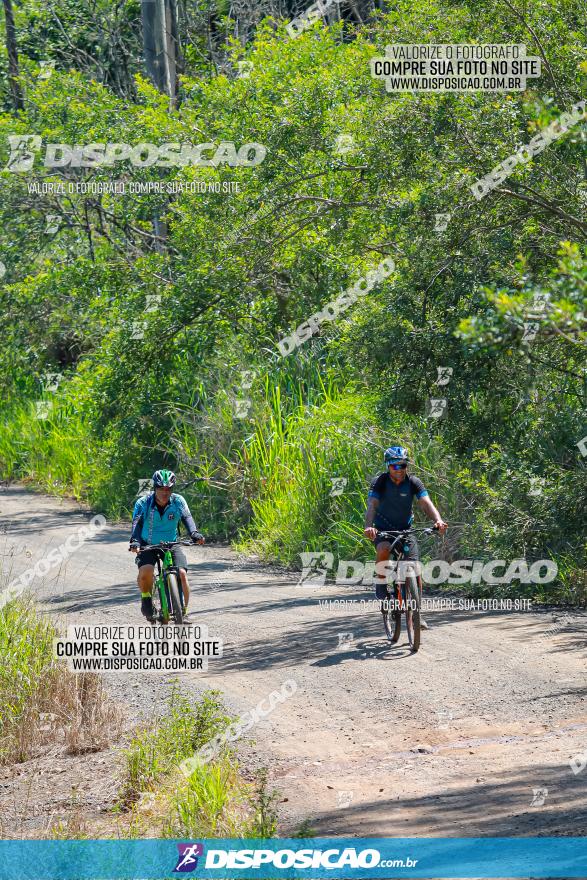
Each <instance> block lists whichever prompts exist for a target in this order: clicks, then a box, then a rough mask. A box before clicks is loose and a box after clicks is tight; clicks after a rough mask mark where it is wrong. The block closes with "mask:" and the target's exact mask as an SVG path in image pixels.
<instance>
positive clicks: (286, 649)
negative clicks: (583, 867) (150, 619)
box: [0, 487, 587, 837]
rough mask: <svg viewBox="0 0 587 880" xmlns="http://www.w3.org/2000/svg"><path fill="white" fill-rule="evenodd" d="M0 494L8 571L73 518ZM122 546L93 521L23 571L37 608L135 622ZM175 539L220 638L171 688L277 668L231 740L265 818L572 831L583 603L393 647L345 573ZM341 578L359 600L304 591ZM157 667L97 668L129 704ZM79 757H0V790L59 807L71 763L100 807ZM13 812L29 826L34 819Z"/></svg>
mask: <svg viewBox="0 0 587 880" xmlns="http://www.w3.org/2000/svg"><path fill="white" fill-rule="evenodd" d="M0 502H1V511H0V530H1V532H2V533H1V534H0V547H2V554H3V556H2V561H3V568H4V572H5V574H10V576H11V577H14V576H16V575H19V574H21V573H22V571H24V570H25V569H26V568H29V567H30V566H31V565H33V564H34V563H35V561H37V560H39V559H41V558H43V557H44V556H46V554H47V552H48V551H49V550H50V549H51V548H52V547H57V546H59V545H60V544H62V543H63V541H64V540H65V539H66V538H67V537H68V536H69V535H71V534H73V533H74V532H75V531H76V529H78V528H79V527H80V525H81V524H83V523H84V522H86V521H87V519H88V514H87V513H86V512H84V511H83V510H82V509H81V508H80V507H78V506H77V505H75V504H74V503H73V502H70V501H63V500H60V499H57V498H51V497H47V496H42V495H34V494H32V493H30V492H27V491H25V490H24V489H22V488H19V487H4V488H2V490H1V491H0ZM127 546H128V530H127V529H126V528H120V527H119V526H110V525H108V526H107V527H105V528H104V529H103V530H101V531H100V532H99V533H98V534H97V535H96V537H95V538H94V539H92V540H90V541H88V542H87V543H85V544H84V545H83V547H82V548H81V549H79V550H78V551H76V552H75V553H73V555H72V556H71V557H70V559H69V560H68V561H67V563H66V564H64V565H62V566H61V567H60V568H59V569H57V568H56V569H53V570H51V571H50V572H49V573H48V574H47V575H46V576H45V577H44V578H42V579H39V578H36V579H35V580H34V581H33V583H32V585H31V589H32V591H33V592H34V593H35V595H36V598H37V601H38V603H39V607H41V608H42V609H43V610H44V611H47V612H51V613H53V614H58V615H59V618H60V620H61V622H62V623H63V624H68V623H89V624H116V623H133V622H134V623H140V622H143V621H142V618H141V617H140V613H139V602H138V594H137V588H136V584H135V566H134V564H133V557H131V555H130V554H129V553H128V550H127ZM187 552H188V558H189V559H190V562H191V563H192V567H191V574H190V581H191V585H192V603H191V611H192V613H191V617H190V620H191V622H194V623H200V624H205V625H206V626H207V627H208V628H209V632H210V634H211V635H214V636H216V637H219V638H221V639H223V641H224V656H223V657H222V659H219V660H214V661H211V662H210V666H209V670H208V672H207V673H183V674H180V676H179V677H180V679H181V682H182V688H183V689H184V690H185V692H186V693H188V694H191V695H194V696H196V695H197V694H198V693H200V692H202V691H203V690H205V689H207V688H210V687H214V688H218V689H220V690H221V691H222V692H223V693H224V695H225V698H226V702H227V704H228V705H229V706H230V707H231V708H232V709H233V710H234V711H236V712H237V713H242V712H244V711H245V710H247V709H250V708H252V707H253V706H255V705H256V704H257V703H258V702H259V700H261V699H262V698H263V697H265V696H267V695H268V694H269V693H270V691H272V690H274V689H278V688H280V687H281V685H282V684H283V683H284V682H285V681H286V680H288V679H293V680H295V682H296V684H297V690H296V692H295V694H294V695H293V696H292V697H291V698H289V699H288V700H286V701H285V702H284V703H282V704H280V705H279V706H277V708H276V709H275V711H274V712H273V713H272V714H270V715H269V716H268V717H267V718H266V719H265V720H263V721H262V722H260V723H259V724H257V726H256V727H255V728H254V730H253V731H252V732H251V733H250V734H249V735H250V736H252V737H254V739H255V742H254V743H253V744H244V745H243V749H242V751H243V754H244V757H245V761H246V762H248V764H249V765H255V764H257V765H265V766H267V767H268V768H269V769H270V777H271V779H272V781H273V783H274V785H275V786H276V787H278V788H279V790H280V792H281V805H280V806H281V828H280V832H281V833H282V834H284V835H285V834H287V833H291V832H293V831H295V830H296V829H297V828H298V827H299V825H300V824H301V823H302V822H303V821H304V820H309V821H310V823H311V826H312V827H313V829H314V830H315V831H316V832H317V833H319V834H321V835H342V834H344V835H347V834H348V835H360V836H379V835H380V836H394V837H395V836H453V835H455V836H459V835H465V836H483V835H491V836H494V835H502V836H508V835H524V834H529V835H578V834H579V835H580V834H583V833H585V832H584V828H585V815H586V813H587V808H586V806H585V791H586V787H587V768H586V769H585V770H584V771H583V772H581V773H578V774H574V773H573V772H572V771H571V768H570V766H569V761H570V759H571V758H572V757H574V756H577V755H579V754H581V753H583V752H585V751H586V750H587V704H586V695H587V687H586V683H585V656H586V646H585V634H586V629H587V617H586V616H585V615H584V614H581V613H578V614H574V615H573V619H572V620H571V621H569V620H568V619H562V620H561V613H560V612H551V611H548V612H547V611H541V612H529V613H507V612H497V613H483V612H475V613H466V612H462V613H457V612H454V611H451V612H446V611H437V612H434V611H432V612H430V613H429V614H428V615H427V619H428V622H429V624H430V630H429V631H428V632H425V633H424V634H423V644H422V648H421V650H420V652H419V653H418V654H417V655H411V654H410V653H409V651H408V649H407V646H406V640H405V635H402V639H401V640H400V644H399V646H398V647H391V646H389V645H388V644H387V643H386V642H385V640H384V638H383V637H382V625H381V619H380V614H379V612H378V611H377V610H376V608H375V606H374V605H372V606H368V605H361V604H360V600H363V599H365V598H368V594H367V593H365V592H364V591H363V590H360V589H356V588H349V587H346V588H341V587H335V586H327V587H323V588H314V587H309V586H298V585H297V578H296V577H293V576H289V575H283V574H280V573H276V572H275V571H274V570H273V571H272V570H270V569H268V568H266V567H263V566H261V565H259V564H258V563H256V562H254V561H251V560H248V561H247V560H242V559H241V560H239V559H238V557H237V556H236V555H235V554H234V553H233V552H232V551H231V550H230V549H229V548H226V547H219V546H210V547H204V548H193V549H191V548H190V549H189V550H188V551H187ZM341 594H343V595H344V598H345V599H352V598H355V599H357V600H359V601H358V602H357V603H355V604H353V605H347V606H344V607H343V608H342V609H340V608H339V610H336V609H335V607H334V606H328V605H326V604H322V602H323V601H324V600H328V599H336V598H340V596H341ZM556 618H558V619H559V621H558V626H557V624H556ZM553 626H554V630H558V631H556V632H553V631H552V629H553ZM547 630H551V632H550V633H547ZM175 677H177V674H173V675H171V674H166V673H149V674H145V673H143V674H140V675H138V674H136V673H124V674H123V673H113V674H107V676H106V682H107V685H108V688H109V690H110V691H111V693H112V694H113V696H114V697H115V698H116V699H118V700H120V701H121V702H123V703H124V704H125V705H126V706H127V708H128V711H129V714H130V716H131V717H132V718H134V719H137V718H139V717H145V716H149V715H150V714H151V713H152V712H153V711H154V710H156V708H157V706H159V705H161V702H162V700H163V698H164V696H165V695H166V693H167V692H168V690H169V687H170V682H171V679H172V678H175ZM586 757H587V755H586ZM87 761H89V762H90V764H89V765H88V763H87V762H86V765H85V769H84V779H82V780H79V779H78V780H77V781H76V772H77V773H78V775H79V768H78V770H77V771H76V767H75V761H72V760H71V759H69V764H68V765H67V766H63V767H62V766H61V765H62V763H63V761H62V759H59V760H57V759H56V760H55V761H51V759H50V758H47V759H46V760H45V761H44V762H43V763H42V764H39V762H37V763H36V764H34V765H33V766H31V767H27V766H26V765H22V767H21V770H20V771H19V774H18V775H17V776H16V777H14V775H13V774H5V776H4V781H3V786H2V789H1V792H2V793H1V795H0V805H1V803H4V805H5V806H6V807H7V806H8V805H10V804H12V805H15V804H20V805H21V807H20V808H21V809H22V803H23V797H24V792H25V789H26V790H27V791H29V792H30V790H31V779H32V780H33V783H34V791H35V798H37V799H39V798H40V799H41V801H42V796H43V795H42V793H43V792H44V791H45V792H46V795H47V798H48V801H51V798H53V801H52V803H53V805H55V804H57V805H59V803H60V801H59V798H61V802H62V803H63V805H64V808H65V806H66V805H67V804H70V803H71V795H70V793H65V789H66V788H67V786H68V785H69V784H70V783H71V781H72V780H74V784H75V785H76V786H77V787H76V798H77V803H78V804H79V803H80V802H81V803H85V804H86V805H87V806H92V807H94V808H95V809H96V810H99V809H100V808H103V807H104V805H105V804H106V803H107V802H108V798H109V797H111V796H112V789H111V781H110V780H109V778H108V775H107V774H106V773H105V767H104V764H105V763H106V762H105V761H104V757H103V756H101V755H96V756H90V757H89V758H88V759H87ZM100 762H102V763H100ZM59 779H62V780H63V782H62V784H59V782H58V780H59ZM86 783H87V784H86ZM27 786H28V788H27ZM537 790H539V791H537ZM41 812H42V809H41ZM27 823H28V824H27ZM29 825H30V828H29ZM22 827H23V829H25V831H26V829H29V830H30V831H31V833H32V831H33V830H34V820H33V819H32V818H31V819H30V820H29V819H28V818H26V819H25V820H23V826H22Z"/></svg>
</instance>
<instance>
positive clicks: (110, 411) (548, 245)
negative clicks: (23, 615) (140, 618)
mask: <svg viewBox="0 0 587 880" xmlns="http://www.w3.org/2000/svg"><path fill="white" fill-rule="evenodd" d="M5 5H6V4H5ZM350 6H351V4H349V7H350ZM518 6H519V8H518ZM518 6H515V5H512V4H511V3H510V2H509V0H489V2H488V3H486V4H484V5H482V6H481V7H480V6H479V4H478V3H476V2H471V0H452V2H448V0H445V2H443V3H442V4H439V3H435V2H434V0H427V2H426V3H424V2H423V0H418V2H413V0H410V2H407V0H400V2H389V3H381V4H378V6H377V7H376V6H374V5H373V4H369V3H361V4H352V10H351V9H350V8H349V9H347V7H346V4H344V3H343V4H340V5H335V7H334V12H332V13H329V14H328V16H327V21H326V22H324V21H321V22H318V23H316V24H315V25H313V26H312V27H311V28H309V29H308V30H306V31H305V32H304V33H303V34H302V35H301V36H299V37H297V38H296V39H292V38H290V36H289V35H288V33H287V31H286V29H285V19H286V18H287V17H291V15H292V14H293V13H294V11H295V10H294V8H293V7H291V8H288V7H287V6H285V5H284V7H283V8H279V9H278V8H269V7H263V6H262V5H261V4H260V5H259V10H261V11H264V14H265V13H267V12H269V13H271V15H270V16H269V17H265V18H263V17H262V16H261V15H260V14H257V15H255V16H253V17H252V18H251V17H248V18H247V14H248V13H247V14H245V12H244V11H243V12H242V13H239V12H238V8H237V7H234V8H233V7H230V8H228V6H227V7H226V8H224V6H222V5H221V4H215V3H213V2H211V0H199V2H198V3H197V4H194V5H193V6H191V5H188V4H181V3H180V4H179V8H178V16H177V26H178V41H179V46H180V49H181V52H180V59H179V62H178V70H177V91H176V93H175V92H174V94H173V95H170V94H166V93H165V92H163V91H161V89H160V87H157V86H156V85H155V84H154V82H152V81H151V80H150V79H149V77H148V76H147V72H146V70H145V69H144V67H143V60H142V52H143V43H142V29H141V20H140V11H139V4H138V3H137V2H136V0H123V2H121V3H118V4H116V6H115V7H112V6H111V4H109V3H107V2H105V0H99V2H98V3H94V4H91V6H90V4H88V3H87V2H83V3H81V4H80V3H77V2H76V3H72V2H70V0H55V2H52V3H51V4H49V5H46V4H41V3H38V0H26V2H23V3H21V4H19V6H18V7H15V8H14V20H15V24H14V31H15V34H16V46H17V49H18V84H19V86H20V95H19V94H18V90H17V91H16V92H15V80H14V76H13V77H12V78H11V77H9V76H8V61H7V59H8V53H7V54H6V56H3V57H2V58H1V59H0V70H1V71H2V74H3V77H2V85H1V87H0V89H1V91H0V102H1V104H2V105H3V108H4V112H3V113H2V114H0V151H1V153H2V155H1V156H0V162H1V164H2V166H4V165H6V162H7V161H8V156H9V149H8V143H9V142H8V140H7V138H8V137H9V136H11V135H16V134H22V135H33V134H34V135H39V136H41V137H42V140H43V144H44V145H45V144H47V143H62V144H69V145H74V144H90V143H128V144H131V145H134V144H139V143H153V144H162V143H171V142H175V143H187V142H191V143H194V144H197V143H204V142H211V143H214V144H219V143H221V142H234V144H235V145H236V149H239V148H240V146H241V145H242V144H247V143H258V144H262V145H264V146H265V148H266V150H267V153H266V157H265V159H264V161H263V162H262V163H261V164H259V165H256V166H254V167H243V166H239V167H231V166H230V165H228V164H220V165H218V166H217V167H213V166H208V167H190V166H186V167H172V168H165V169H159V168H155V167H142V168H141V167H135V166H133V165H131V164H130V163H129V162H122V163H119V164H118V166H117V165H114V166H101V167H95V168H71V167H64V168H62V169H58V168H57V169H53V168H47V167H44V166H43V164H42V159H41V158H40V156H38V157H37V159H36V163H35V166H34V168H33V170H32V171H29V172H16V173H15V172H11V171H10V170H4V171H3V172H1V173H0V183H1V187H2V199H1V206H0V219H1V222H0V259H1V261H2V263H3V265H4V266H5V269H6V272H5V275H4V277H3V279H2V280H1V282H0V283H2V285H3V286H2V288H1V292H0V296H1V312H2V315H1V317H0V321H1V328H0V329H1V332H0V349H1V358H0V361H1V363H2V366H1V368H0V393H1V395H2V413H3V414H2V422H3V424H2V427H1V432H0V469H1V471H2V476H4V477H9V478H13V477H14V478H16V477H20V478H23V477H26V478H29V479H30V480H32V481H33V482H34V483H35V484H37V485H39V486H41V487H43V488H45V489H47V490H50V491H52V492H63V493H72V494H74V495H76V496H77V497H80V498H84V499H88V500H89V501H90V502H91V503H92V504H93V505H94V506H96V507H98V508H100V510H103V511H104V512H107V513H109V514H111V515H124V516H127V515H128V511H129V508H130V507H131V505H132V503H133V498H134V496H135V494H136V492H137V486H138V483H137V480H139V479H140V478H143V477H145V476H147V475H149V474H150V473H151V472H152V470H153V468H154V467H155V466H156V465H162V464H166V465H169V466H171V467H173V468H175V469H176V470H177V471H178V473H179V474H180V480H181V484H182V487H184V488H183V491H184V494H185V495H186V496H187V497H188V500H189V501H190V503H191V505H192V509H193V510H194V512H195V514H196V519H197V521H198V523H199V524H201V525H202V528H203V529H204V530H205V531H206V532H207V533H208V534H210V533H212V534H216V535H220V536H230V537H232V538H235V537H236V536H237V535H238V536H239V540H241V541H243V542H246V543H247V544H248V545H249V546H250V547H254V548H256V550H257V552H259V553H261V554H262V555H264V556H265V557H267V558H279V559H282V560H284V561H286V562H289V563H295V562H296V561H297V560H299V555H298V554H299V553H300V552H301V551H304V550H308V549H310V550H316V549H321V550H328V549H330V550H334V551H335V552H336V553H337V554H339V555H340V556H341V557H342V558H347V559H350V558H353V555H355V558H356V554H359V557H360V558H369V556H370V554H371V550H370V548H369V546H368V544H366V542H365V541H364V539H363V538H362V517H363V511H364V504H365V494H366V486H367V485H368V481H369V479H370V478H371V477H372V476H373V475H374V474H375V473H377V471H378V470H380V469H381V452H382V449H383V448H384V447H385V446H387V445H389V443H391V442H403V443H404V444H405V445H407V446H409V447H410V449H411V451H412V454H413V457H414V460H415V472H416V473H418V474H420V475H421V476H422V478H423V479H424V481H425V482H426V484H427V485H428V488H429V489H430V491H431V494H432V495H433V497H434V500H435V501H436V502H437V504H438V506H439V507H440V509H441V511H442V513H443V514H444V515H445V518H447V519H448V520H449V521H452V522H453V523H456V525H455V527H454V528H453V529H452V530H451V532H450V533H449V537H448V539H447V543H446V545H445V548H444V552H445V553H446V554H448V555H449V556H450V557H451V558H462V557H464V556H466V557H470V556H474V557H477V558H491V557H494V558H506V559H512V558H515V557H521V556H526V557H527V558H528V560H535V559H541V558H545V557H552V558H554V559H555V560H556V561H557V563H558V566H559V577H558V579H557V581H556V583H555V584H553V585H551V586H550V587H549V588H548V589H545V588H542V589H541V590H539V591H538V593H537V595H538V596H539V598H545V599H552V598H555V599H561V598H563V599H564V600H568V601H574V602H583V601H585V597H586V596H587V584H586V581H585V574H584V571H585V561H586V556H587V553H586V548H585V539H584V522H585V512H586V497H587V492H586V491H585V489H586V480H585V475H586V469H587V465H586V462H587V457H585V456H584V455H582V451H581V448H580V446H578V445H577V444H580V441H581V439H582V438H583V437H585V435H587V423H586V422H585V404H586V398H587V379H586V373H585V345H586V343H587V335H586V333H585V323H584V322H585V290H586V283H587V260H586V250H585V242H586V233H587V220H586V213H585V205H586V201H587V155H586V152H585V143H586V138H587V134H586V126H585V122H584V121H583V122H579V123H577V124H576V125H574V126H573V127H572V129H571V130H570V131H569V132H567V133H566V134H565V135H564V136H562V137H560V138H559V139H557V140H555V141H553V142H552V143H551V144H550V145H549V146H548V147H546V149H544V150H543V152H541V153H540V154H539V155H537V156H536V157H535V158H534V159H533V160H532V161H530V162H529V163H527V164H524V165H518V166H517V168H516V169H515V170H514V171H513V173H512V174H511V176H509V177H508V178H507V180H505V181H503V182H502V183H501V184H500V185H499V186H498V187H497V188H496V189H494V190H493V191H492V192H490V193H489V194H487V195H486V196H485V198H483V199H481V200H480V201H477V200H476V199H475V198H474V197H473V195H472V193H471V190H470V188H469V187H470V185H471V184H472V183H473V182H474V181H475V180H477V179H478V178H480V177H482V176H483V175H485V174H487V173H488V172H490V171H491V169H493V168H494V167H495V166H496V165H497V164H498V163H499V162H501V161H503V160H504V159H505V158H507V157H508V156H510V155H512V154H513V153H515V151H516V150H517V149H518V148H519V147H520V146H521V145H522V144H525V143H527V142H528V141H529V140H530V139H531V138H532V137H533V135H535V134H536V132H537V131H539V130H541V129H543V128H545V127H546V126H547V125H549V124H551V123H552V122H553V121H555V120H556V119H557V117H558V116H559V115H560V113H561V112H563V111H569V110H570V108H571V107H572V105H573V104H575V103H576V102H577V101H579V100H580V99H581V97H582V95H584V93H585V84H586V80H587V76H586V74H587V62H586V60H585V53H584V50H583V49H582V44H583V45H584V43H585V33H584V26H585V22H584V9H583V5H582V3H581V2H580V0H541V2H540V3H535V4H531V5H528V6H526V4H524V5H522V4H518ZM86 7H87V8H86ZM244 8H245V5H243V9H244ZM235 9H236V11H235ZM229 13H230V14H229ZM249 13H250V10H249ZM280 15H281V16H284V17H285V19H284V18H279V16H280ZM8 42H10V40H9V41H8ZM423 42H438V43H442V42H444V43H466V42H478V43H524V44H526V46H527V52H528V54H529V55H539V56H541V57H542V60H543V72H542V76H541V78H540V79H538V80H529V81H528V89H527V91H525V92H524V93H520V94H518V93H515V92H514V93H498V94H495V93H469V94H464V93H462V94H452V93H447V94H442V95H432V94H411V93H402V94H389V93H387V92H386V91H385V88H384V85H383V83H382V82H381V80H377V79H373V78H372V77H371V74H370V68H369V59H370V58H372V57H373V56H374V55H377V54H382V52H383V48H384V47H385V46H386V45H387V44H391V43H423ZM243 60H244V61H246V62H248V64H247V66H246V68H244V69H245V71H246V73H245V75H243V73H242V71H243V67H242V65H241V67H240V68H239V61H243ZM41 62H51V65H52V67H50V68H49V69H48V65H47V64H44V65H41ZM51 71H52V72H51ZM4 74H6V75H5V76H4ZM48 74H49V75H48ZM151 79H152V77H151ZM227 155H228V154H227ZM115 180H125V181H126V182H127V184H128V183H129V182H132V181H166V182H171V181H178V182H179V181H182V182H190V181H205V182H209V183H217V182H220V183H223V182H225V181H233V182H237V183H238V184H239V187H240V192H238V193H223V192H220V193H216V192H206V193H197V192H195V193H186V192H184V193H179V194H173V195H164V194H151V195H148V194H146V195H145V194H143V195H141V194H134V193H129V192H127V193H126V194H124V195H122V194H96V193H91V192H90V193H71V194H69V193H65V194H62V195H60V194H54V193H45V194H43V193H38V192H37V193H35V192H30V191H29V189H30V186H31V183H32V182H33V181H37V182H44V183H50V182H51V183H57V182H60V181H61V182H65V183H66V184H67V183H69V182H79V181H115ZM436 214H449V215H450V218H449V219H448V224H447V226H446V229H444V230H442V229H440V228H438V229H437V228H435V227H438V225H439V224H438V223H437V221H436ZM48 218H52V219H50V220H48ZM384 257H391V258H393V260H394V261H395V265H396V269H395V271H394V273H393V274H392V275H391V276H390V277H389V278H387V279H386V280H383V281H381V282H380V283H378V284H376V286H375V287H374V288H373V290H372V291H371V292H370V293H368V294H367V295H365V296H363V297H360V298H359V299H358V301H357V302H356V303H355V304H354V305H352V306H351V307H350V308H349V309H348V310H347V311H345V312H344V313H343V314H341V315H339V317H338V318H337V319H336V320H334V321H333V322H331V323H323V324H322V325H321V327H320V328H319V330H318V332H317V333H316V334H315V335H314V336H313V338H312V339H311V340H307V341H306V342H305V343H304V344H303V345H301V346H300V347H299V348H297V349H296V350H295V351H293V352H292V353H291V354H289V355H287V356H286V357H281V355H280V352H279V349H278V346H277V343H278V341H279V340H280V339H281V338H282V337H283V336H287V335H290V334H291V333H292V332H293V331H294V329H295V328H296V327H297V326H298V325H299V324H300V323H302V322H303V321H306V320H307V319H308V317H309V316H310V315H313V314H315V313H317V312H319V311H320V309H321V308H323V307H324V305H325V304H326V303H328V302H329V301H331V300H333V299H335V298H336V297H337V296H338V295H339V294H340V293H341V291H343V290H346V289H347V288H348V287H350V286H351V285H353V284H354V283H355V282H356V281H357V280H359V279H360V278H362V277H364V276H365V273H366V272H367V271H368V270H369V269H372V268H374V267H375V266H376V265H377V264H378V263H380V261H381V260H382V259H383V258H384ZM157 297H160V301H158V300H157ZM154 298H155V299H154ZM540 304H542V305H540ZM538 307H540V309H541V310H540V311H538V312H537V311H536V309H537V308H538ZM532 315H537V317H534V318H532ZM137 321H141V322H142V321H144V322H145V326H144V328H143V329H144V335H143V336H142V338H140V333H137V332H136V324H135V323H134V322H137ZM529 324H532V328H531V331H530V332H528V325H529ZM133 325H134V328H135V329H133ZM439 367H450V368H451V369H452V374H451V375H450V376H448V374H447V377H448V378H449V381H448V383H447V384H445V385H439V384H437V379H438V368H439ZM243 371H245V372H243ZM246 371H252V373H247V372H246ZM47 374H59V378H58V380H57V379H54V378H53V379H48V378H47ZM443 381H445V380H443ZM57 382H58V387H57V389H56V390H50V389H51V388H53V389H55V385H56V384H57ZM439 398H444V399H446V400H447V402H448V403H447V409H446V413H445V417H443V418H435V417H433V416H431V415H429V414H427V413H428V411H429V403H428V402H429V400H430V399H439ZM43 401H45V402H46V403H47V410H45V411H43V408H42V405H41V404H40V403H39V402H43ZM247 401H248V402H247ZM336 477H340V478H344V479H346V481H347V482H346V485H345V486H344V487H343V491H342V493H341V494H331V493H332V483H331V480H332V478H336ZM526 589H530V588H526Z"/></svg>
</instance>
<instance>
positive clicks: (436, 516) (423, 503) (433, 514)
mask: <svg viewBox="0 0 587 880" xmlns="http://www.w3.org/2000/svg"><path fill="white" fill-rule="evenodd" d="M418 504H419V506H420V509H421V510H423V511H424V513H425V514H426V516H427V517H429V519H431V520H432V521H433V522H434V525H436V526H438V527H439V528H440V530H441V531H444V529H445V528H446V523H445V522H444V520H443V518H442V517H441V515H440V513H439V512H438V510H437V509H436V507H435V506H434V504H433V503H432V499H431V498H430V496H429V495H423V496H422V497H421V498H418ZM443 526H444V528H442V527H443Z"/></svg>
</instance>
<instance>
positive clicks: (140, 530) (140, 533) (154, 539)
mask: <svg viewBox="0 0 587 880" xmlns="http://www.w3.org/2000/svg"><path fill="white" fill-rule="evenodd" d="M180 522H183V523H184V525H185V527H186V529H187V531H188V534H189V535H192V534H193V533H194V532H197V531H198V529H197V527H196V524H195V522H194V520H193V517H192V515H191V513H190V509H189V507H188V504H187V501H186V500H185V498H184V497H183V495H176V494H175V493H173V494H172V495H171V497H170V499H169V503H168V504H167V506H166V507H165V508H164V509H163V511H160V510H159V508H158V507H157V505H156V503H155V493H154V492H151V494H150V495H145V496H144V497H143V498H139V500H138V501H137V503H136V504H135V508H134V511H133V515H132V533H131V537H130V540H131V542H133V541H137V542H138V543H139V544H160V543H161V542H162V541H177V537H178V531H177V530H178V526H179V524H180Z"/></svg>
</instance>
